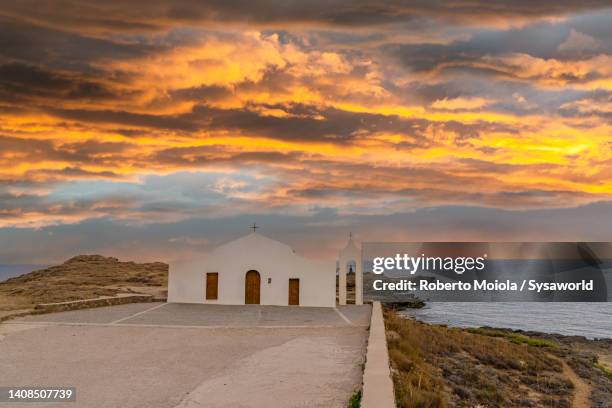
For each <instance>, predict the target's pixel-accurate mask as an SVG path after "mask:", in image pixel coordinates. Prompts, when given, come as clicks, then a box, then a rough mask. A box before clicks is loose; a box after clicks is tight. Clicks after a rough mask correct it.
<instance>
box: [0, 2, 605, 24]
mask: <svg viewBox="0 0 612 408" xmlns="http://www.w3.org/2000/svg"><path fill="white" fill-rule="evenodd" d="M2 3H3V4H2V9H3V14H5V15H9V16H16V15H22V16H28V18H29V19H30V20H33V21H36V22H38V23H39V24H47V25H52V26H55V27H66V28H71V29H77V30H83V29H84V30H97V31H146V30H159V29H162V28H167V27H168V26H169V25H171V24H176V23H180V24H187V25H200V24H206V23H216V24H227V23H242V24H252V25H284V24H291V23H293V24H296V23H309V24H315V25H321V26H338V27H364V26H365V27H367V26H378V25H384V24H398V23H409V22H411V21H414V20H420V19H423V18H434V19H436V18H437V19H445V20H449V21H455V22H463V23H465V22H473V23H476V22H481V23H482V22H486V21H492V22H502V21H504V20H507V19H538V18H543V17H547V16H557V15H563V14H567V13H576V12H581V11H586V10H597V9H601V8H605V7H609V5H610V4H609V2H607V1H605V0H590V1H576V0H568V1H554V2H553V1H540V2H535V3H534V2H530V1H510V0H504V1H501V2H499V1H498V2H495V3H491V2H488V1H473V2H465V1H458V0H453V1H431V0H429V1H425V0H418V1H412V2H409V3H406V2H403V1H400V0H387V1H382V2H377V3H375V4H374V3H372V2H368V1H364V0H336V1H333V2H329V1H323V0H316V1H308V2H290V3H285V4H283V6H282V7H279V6H278V2H275V1H272V0H264V1H253V2H227V1H220V0H215V1H207V2H199V1H195V0H182V1H173V2H169V1H148V2H147V3H146V6H143V4H141V3H138V2H136V3H134V2H123V1H116V0H115V1H96V0H90V1H87V2H85V3H82V4H81V5H80V7H71V4H70V3H69V2H68V1H67V0H56V1H51V2H46V3H45V4H44V6H43V5H41V3H40V2H37V1H33V0H30V1H20V2H12V1H8V0H6V1H3V2H2Z"/></svg>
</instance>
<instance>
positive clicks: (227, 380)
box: [0, 303, 370, 408]
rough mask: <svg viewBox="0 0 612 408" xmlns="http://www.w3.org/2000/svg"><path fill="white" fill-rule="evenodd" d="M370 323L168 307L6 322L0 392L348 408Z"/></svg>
mask: <svg viewBox="0 0 612 408" xmlns="http://www.w3.org/2000/svg"><path fill="white" fill-rule="evenodd" d="M369 318H370V306H369V305H365V306H341V307H338V308H337V309H332V308H305V307H275V306H251V305H249V306H217V305H194V304H165V303H142V304H129V305H121V306H112V307H105V308H97V309H87V310H78V311H71V312H63V313H53V314H46V315H38V316H28V317H23V318H20V319H17V320H11V321H9V322H5V323H2V324H0V367H2V370H0V385H3V386H28V385H30V386H55V387H57V386H74V387H76V389H77V402H75V403H63V404H51V403H45V404H40V403H39V404H36V406H44V407H56V406H68V407H75V408H76V407H125V408H130V407H143V408H144V407H151V408H155V407H170V408H174V407H181V408H185V407H344V406H346V402H347V400H348V399H349V397H350V395H351V394H352V392H353V391H354V390H355V389H357V388H358V387H359V385H360V383H361V364H362V363H363V359H364V355H365V346H366V338H367V326H368V325H369ZM3 406H8V404H3V403H0V407H3Z"/></svg>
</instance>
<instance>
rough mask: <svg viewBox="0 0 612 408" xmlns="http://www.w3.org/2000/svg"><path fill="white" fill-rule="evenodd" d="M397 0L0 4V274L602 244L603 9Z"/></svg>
mask: <svg viewBox="0 0 612 408" xmlns="http://www.w3.org/2000/svg"><path fill="white" fill-rule="evenodd" d="M404 3H406V2H395V1H385V2H379V3H376V4H374V3H373V2H365V1H343V0H336V1H329V0H328V1H317V0H315V1H304V2H297V1H292V2H272V1H258V2H255V1H249V2H246V1H245V2H243V3H241V2H238V1H227V0H226V1H209V2H196V1H186V0H184V1H174V2H161V1H157V0H151V1H143V2H140V1H136V2H129V4H128V2H125V1H109V0H104V1H102V0H100V1H79V2H76V1H46V2H39V1H33V0H32V1H28V0H25V1H23V0H22V1H0V264H2V263H4V264H6V263H36V262H40V263H47V262H56V261H62V260H64V259H66V258H68V257H70V256H72V255H76V254H79V253H102V254H105V255H112V256H117V257H120V258H122V259H134V260H172V259H177V258H182V257H186V256H189V255H190V254H191V253H194V252H202V251H204V252H205V251H207V250H208V249H210V248H211V247H212V246H214V245H216V244H218V243H220V242H223V241H225V240H228V239H232V238H234V237H237V236H240V235H241V234H244V233H248V231H249V230H248V225H249V224H250V223H252V222H254V221H256V222H257V223H258V224H260V225H261V226H262V228H261V230H260V231H261V232H262V233H263V234H266V235H268V236H270V237H273V238H276V239H280V240H283V241H285V242H287V243H289V244H291V245H292V246H293V247H294V248H295V249H296V250H297V251H298V252H301V253H304V254H307V255H313V256H317V257H329V256H333V254H334V253H335V252H336V250H337V249H338V246H339V245H341V243H342V242H343V241H345V239H346V234H347V233H348V231H353V232H354V234H355V235H356V237H357V239H359V240H364V241H371V240H417V241H424V240H552V241H557V240H570V241H574V240H591V241H596V240H600V241H602V240H603V241H610V240H611V238H612V120H611V119H612V24H610V21H612V7H610V2H609V1H595V0H591V1H555V2H552V1H550V2H546V1H543V2H537V1H521V0H519V1H516V0H514V1H499V2H490V1H484V0H474V1H469V2H466V1H444V2H442V1H435V0H428V1H414V2H410V4H411V5H405V4H404ZM241 4H242V5H241ZM606 4H607V6H606ZM606 7H608V8H606Z"/></svg>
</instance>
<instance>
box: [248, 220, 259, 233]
mask: <svg viewBox="0 0 612 408" xmlns="http://www.w3.org/2000/svg"><path fill="white" fill-rule="evenodd" d="M249 228H252V229H253V232H255V230H256V229H257V228H259V227H258V226H257V223H255V222H254V223H253V225H252V226H250V227H249Z"/></svg>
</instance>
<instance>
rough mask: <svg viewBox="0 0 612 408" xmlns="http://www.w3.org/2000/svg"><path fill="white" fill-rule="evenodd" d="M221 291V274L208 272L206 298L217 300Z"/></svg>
mask: <svg viewBox="0 0 612 408" xmlns="http://www.w3.org/2000/svg"><path fill="white" fill-rule="evenodd" d="M218 291H219V274H218V273H217V272H208V273H206V300H216V299H217V297H218Z"/></svg>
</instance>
